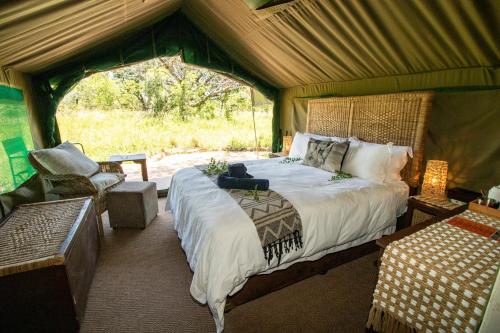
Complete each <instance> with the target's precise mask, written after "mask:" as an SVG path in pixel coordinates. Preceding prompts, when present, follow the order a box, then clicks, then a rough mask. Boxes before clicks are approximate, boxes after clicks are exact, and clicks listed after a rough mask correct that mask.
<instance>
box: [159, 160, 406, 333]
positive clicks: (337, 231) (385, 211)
mask: <svg viewBox="0 0 500 333" xmlns="http://www.w3.org/2000/svg"><path fill="white" fill-rule="evenodd" d="M281 160H282V159H281V158H274V159H268V160H259V161H247V162H245V165H246V166H247V168H248V173H250V174H252V175H253V176H254V177H255V178H266V179H269V184H270V188H271V189H272V190H274V191H276V192H278V193H279V194H281V195H282V196H283V197H285V198H286V199H288V200H289V201H290V202H291V203H292V205H293V206H294V207H295V209H296V210H297V211H298V213H299V214H300V217H301V219H302V226H303V243H304V247H303V248H302V249H299V250H298V251H291V252H290V253H288V254H283V257H282V261H281V262H282V263H281V265H280V266H279V267H275V266H276V262H271V264H270V265H269V266H268V264H267V261H266V260H265V259H264V253H263V250H262V247H261V244H260V240H259V237H258V235H257V232H256V229H255V226H254V224H253V222H252V221H251V220H250V218H249V217H248V215H246V214H245V212H244V211H243V210H242V209H241V208H240V206H239V205H238V204H237V203H236V202H235V201H234V199H232V198H231V197H230V196H229V194H227V193H226V192H225V191H224V190H222V189H220V188H218V187H217V185H216V184H215V183H214V182H212V181H211V180H210V179H209V178H208V177H206V176H205V175H204V174H203V173H202V172H201V171H199V170H198V169H196V168H187V169H182V170H180V171H178V172H177V173H176V174H175V175H174V177H173V179H172V184H171V187H170V190H169V193H168V199H167V208H169V209H171V210H172V214H173V216H174V221H175V222H174V223H175V229H176V230H177V233H178V235H179V238H180V239H181V244H182V248H183V249H184V251H185V252H186V256H187V260H188V262H189V265H190V267H191V269H192V271H193V272H194V276H193V280H192V282H191V295H192V296H193V297H194V298H195V299H196V300H197V301H199V302H200V303H203V304H205V303H208V305H209V307H210V310H211V311H212V314H213V317H214V319H215V323H216V326H217V331H218V332H221V331H222V330H223V328H224V306H225V303H226V297H227V296H228V295H233V294H234V293H236V292H238V291H239V290H240V289H241V288H242V287H243V285H244V284H245V282H246V281H247V279H248V277H250V276H252V275H255V274H266V273H270V272H272V271H274V270H277V269H284V268H287V267H288V266H290V265H291V264H293V263H295V262H298V261H304V260H316V259H319V258H320V257H322V256H324V255H326V254H328V253H332V252H336V251H340V250H343V249H346V248H349V247H352V246H356V245H360V244H363V243H366V242H369V241H371V240H374V239H377V238H379V237H381V236H382V235H384V234H388V233H392V232H393V231H394V229H395V225H396V218H397V216H399V215H401V214H402V213H403V212H404V210H405V209H406V199H407V197H408V186H407V185H406V184H405V183H404V182H402V181H401V182H396V183H391V184H376V183H373V182H370V181H367V180H362V179H359V178H352V179H347V180H342V181H339V182H331V181H329V179H330V178H331V176H332V173H330V172H327V171H323V170H320V169H317V168H313V167H309V166H304V165H302V164H301V163H300V162H296V163H294V164H282V163H279V162H280V161H281Z"/></svg>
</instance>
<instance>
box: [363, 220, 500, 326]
mask: <svg viewBox="0 0 500 333" xmlns="http://www.w3.org/2000/svg"><path fill="white" fill-rule="evenodd" d="M499 228H500V220H497V219H494V218H491V217H488V216H486V215H483V214H479V213H476V212H473V211H465V212H464V213H462V214H460V215H457V216H456V217H452V218H450V219H448V220H445V221H443V222H439V223H436V224H433V225H431V226H429V227H427V228H425V229H423V230H421V231H419V232H416V233H414V234H412V235H410V236H407V237H405V238H403V239H401V240H399V241H395V242H392V243H391V244H389V246H388V247H387V248H386V249H385V251H384V255H383V257H382V263H381V266H380V273H379V278H378V283H377V287H376V289H375V292H374V294H373V304H372V308H371V310H370V315H369V317H368V322H367V327H368V328H372V329H373V330H374V331H375V332H380V333H382V332H388V333H396V332H405V333H410V332H476V331H477V329H478V326H479V324H480V323H481V318H482V316H483V313H484V310H485V309H486V304H487V303H488V297H489V294H490V291H491V289H492V286H493V283H494V282H495V278H496V274H497V271H498V266H499V261H500V245H499V244H500V243H499V242H498V239H497V238H496V237H495V235H496V234H497V233H498V229H499Z"/></svg>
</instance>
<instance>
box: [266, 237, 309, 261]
mask: <svg viewBox="0 0 500 333" xmlns="http://www.w3.org/2000/svg"><path fill="white" fill-rule="evenodd" d="M302 246H303V244H302V234H301V233H300V231H299V230H295V231H294V232H293V233H291V234H288V235H286V236H285V237H283V238H281V239H278V240H276V241H274V242H272V243H269V244H267V245H264V246H263V247H262V249H263V250H264V257H265V258H266V259H267V264H268V265H269V264H270V263H271V260H273V258H274V257H277V258H278V266H279V265H280V263H281V256H282V255H283V253H289V252H290V251H292V250H298V249H301V248H302Z"/></svg>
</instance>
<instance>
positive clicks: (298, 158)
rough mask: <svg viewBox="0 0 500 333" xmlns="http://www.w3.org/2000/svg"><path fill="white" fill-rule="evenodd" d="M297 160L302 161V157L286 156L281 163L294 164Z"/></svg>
mask: <svg viewBox="0 0 500 333" xmlns="http://www.w3.org/2000/svg"><path fill="white" fill-rule="evenodd" d="M297 161H302V158H300V157H288V156H287V157H285V158H284V159H283V160H281V161H280V163H281V164H292V163H295V162H297Z"/></svg>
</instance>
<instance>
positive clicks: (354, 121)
mask: <svg viewBox="0 0 500 333" xmlns="http://www.w3.org/2000/svg"><path fill="white" fill-rule="evenodd" d="M431 105H432V94H431V93H428V92H418V93H399V94H387V95H372V96H354V97H332V98H322V99H315V100H311V101H309V105H308V113H307V127H306V130H307V132H310V133H315V134H321V135H330V136H341V137H349V136H355V137H357V138H359V139H361V140H364V141H368V142H375V143H380V144H385V143H388V142H393V143H394V144H396V145H402V146H410V147H412V149H413V159H411V160H410V161H409V162H408V163H407V165H406V167H405V168H404V169H403V171H402V172H401V176H402V178H403V180H404V181H406V182H407V183H408V184H409V185H410V186H413V187H416V186H418V182H419V176H420V170H421V168H422V161H423V156H424V139H425V132H426V130H427V118H428V114H429V112H430V109H431Z"/></svg>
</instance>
